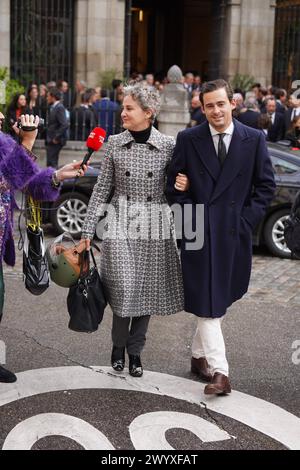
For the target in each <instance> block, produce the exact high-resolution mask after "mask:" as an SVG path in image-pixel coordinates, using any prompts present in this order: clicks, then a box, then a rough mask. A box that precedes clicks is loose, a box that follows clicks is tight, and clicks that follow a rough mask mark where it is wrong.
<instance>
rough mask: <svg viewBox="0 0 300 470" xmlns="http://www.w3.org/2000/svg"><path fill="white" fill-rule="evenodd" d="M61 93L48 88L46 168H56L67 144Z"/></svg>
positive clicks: (64, 111)
mask: <svg viewBox="0 0 300 470" xmlns="http://www.w3.org/2000/svg"><path fill="white" fill-rule="evenodd" d="M60 99H61V92H60V91H59V90H58V88H50V90H49V91H48V94H47V102H48V105H49V118H48V124H47V134H46V151H47V166H52V167H53V168H57V166H58V158H59V152H60V151H61V149H62V147H63V146H64V145H65V144H66V142H67V131H68V129H69V124H68V120H67V115H66V109H65V107H64V105H63V104H62V103H61V102H60Z"/></svg>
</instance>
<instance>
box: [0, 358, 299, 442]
mask: <svg viewBox="0 0 300 470" xmlns="http://www.w3.org/2000/svg"><path fill="white" fill-rule="evenodd" d="M17 376H18V381H17V382H15V383H13V384H5V385H4V384H1V385H0V406H3V405H6V404H8V403H11V402H13V401H16V400H20V399H22V398H26V397H31V396H34V395H39V394H42V393H48V392H56V391H62V390H80V389H86V388H95V389H115V390H132V391H139V392H145V393H152V394H155V395H166V396H168V397H171V398H177V399H178V400H184V401H187V402H189V403H193V404H196V405H200V402H205V404H206V406H207V408H208V409H210V410H212V411H214V412H216V413H219V414H221V415H224V416H228V417H229V418H232V419H234V420H236V421H239V422H240V423H243V424H245V425H247V426H250V427H251V428H253V429H255V430H256V431H259V432H261V433H263V434H266V435H267V436H269V437H271V438H272V439H275V440H276V441H278V442H280V443H281V444H283V445H284V446H286V447H287V448H289V449H293V450H299V449H300V418H298V417H297V416H295V415H293V414H291V413H289V412H288V411H285V410H284V409H282V408H280V407H279V406H277V405H274V404H273V403H269V402H267V401H264V400H261V399H260V398H256V397H253V396H251V395H246V394H245V393H242V392H238V391H235V390H233V391H232V393H231V394H230V395H228V396H225V397H220V396H219V397H215V396H210V397H206V396H205V395H204V394H203V390H204V386H205V385H204V384H202V383H200V382H195V381H193V380H189V379H184V378H181V377H176V376H173V375H168V374H161V373H159V372H150V371H145V372H144V375H143V377H141V378H139V379H135V378H133V377H131V376H130V375H128V374H127V373H126V371H125V372H124V373H123V374H115V373H113V372H112V369H111V368H110V367H99V366H95V367H93V370H91V369H89V368H85V367H80V366H74V367H73V366H72V367H68V366H66V367H54V368H45V369H34V370H28V371H25V372H21V373H19V374H17Z"/></svg>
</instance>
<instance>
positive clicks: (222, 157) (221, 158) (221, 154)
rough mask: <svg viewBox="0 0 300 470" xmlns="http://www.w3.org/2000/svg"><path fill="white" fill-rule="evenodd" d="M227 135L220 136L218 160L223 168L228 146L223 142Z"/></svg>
mask: <svg viewBox="0 0 300 470" xmlns="http://www.w3.org/2000/svg"><path fill="white" fill-rule="evenodd" d="M225 135H226V134H219V143H218V159H219V162H220V164H221V166H223V163H224V162H225V158H226V145H225V143H224V140H223V139H224V137H225Z"/></svg>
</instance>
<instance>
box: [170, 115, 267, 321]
mask: <svg viewBox="0 0 300 470" xmlns="http://www.w3.org/2000/svg"><path fill="white" fill-rule="evenodd" d="M178 172H183V173H185V174H186V175H187V176H188V178H189V181H190V189H189V191H187V192H185V193H181V192H179V191H177V190H176V189H174V183H175V178H176V175H177V173H178ZM274 191H275V181H274V173H273V169H272V164H271V160H270V157H269V154H268V150H267V147H266V142H265V137H264V135H263V133H262V132H261V131H258V130H256V129H252V128H250V127H247V126H245V125H243V124H241V123H239V122H238V121H236V120H234V133H233V135H232V139H231V143H230V146H229V150H228V153H227V157H226V160H225V162H224V164H223V166H222V167H221V165H220V163H219V160H218V158H217V154H216V151H215V147H214V144H213V139H212V137H211V133H210V130H209V126H208V123H207V122H205V123H203V124H201V125H200V126H196V127H193V128H192V129H187V130H184V131H182V132H180V133H179V134H178V137H177V142H176V147H175V150H174V155H173V158H172V161H171V164H170V166H169V171H168V181H167V197H168V200H169V203H170V204H173V203H176V202H177V203H180V204H187V203H188V204H193V207H194V208H195V204H203V205H204V245H203V247H202V248H201V249H197V250H187V249H186V241H187V240H185V238H184V237H183V241H182V250H181V261H182V270H183V280H184V291H185V310H186V311H187V312H191V313H194V314H195V315H197V316H199V317H213V318H217V317H221V316H223V315H224V314H225V313H226V309H227V308H228V307H229V306H230V305H231V304H232V303H233V302H234V301H236V300H238V299H240V298H241V297H242V296H243V295H244V294H245V293H246V292H247V289H248V285H249V279H250V274H251V259H252V240H251V238H252V231H253V229H254V227H255V226H256V225H257V224H258V222H259V221H260V220H261V219H262V217H263V216H264V214H265V211H266V208H267V206H268V205H269V203H270V201H271V199H272V196H273V194H274ZM194 222H195V221H194Z"/></svg>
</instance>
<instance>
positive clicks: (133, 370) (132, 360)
mask: <svg viewBox="0 0 300 470" xmlns="http://www.w3.org/2000/svg"><path fill="white" fill-rule="evenodd" d="M128 356H129V374H130V375H132V377H142V375H143V366H142V363H141V357H140V356H134V355H132V354H128Z"/></svg>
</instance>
